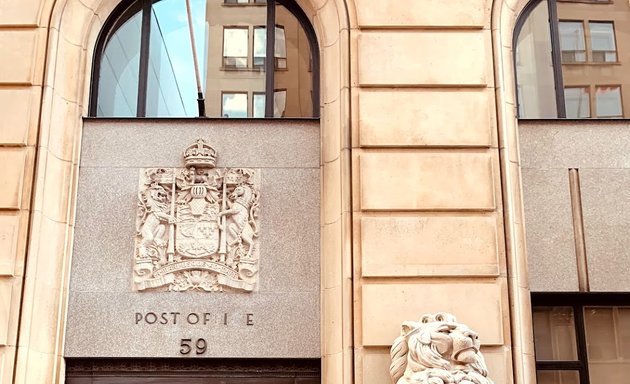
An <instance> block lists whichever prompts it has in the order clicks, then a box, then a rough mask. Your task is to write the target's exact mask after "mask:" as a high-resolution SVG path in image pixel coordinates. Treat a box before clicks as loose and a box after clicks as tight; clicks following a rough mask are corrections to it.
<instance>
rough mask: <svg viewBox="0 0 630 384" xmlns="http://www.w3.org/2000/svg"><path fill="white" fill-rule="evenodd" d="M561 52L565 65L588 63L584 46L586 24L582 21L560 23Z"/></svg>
mask: <svg viewBox="0 0 630 384" xmlns="http://www.w3.org/2000/svg"><path fill="white" fill-rule="evenodd" d="M558 30H559V31H560V50H561V51H562V62H563V63H581V62H584V61H586V48H585V44H584V23H582V22H581V21H560V22H559V23H558Z"/></svg>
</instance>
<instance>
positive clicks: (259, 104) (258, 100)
mask: <svg viewBox="0 0 630 384" xmlns="http://www.w3.org/2000/svg"><path fill="white" fill-rule="evenodd" d="M253 112H254V117H256V118H262V117H265V94H264V93H254V108H253Z"/></svg>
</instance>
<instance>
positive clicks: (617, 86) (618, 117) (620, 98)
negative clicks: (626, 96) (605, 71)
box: [592, 84, 624, 119]
mask: <svg viewBox="0 0 630 384" xmlns="http://www.w3.org/2000/svg"><path fill="white" fill-rule="evenodd" d="M594 88H595V89H594V90H593V98H594V101H595V102H594V103H592V104H593V107H592V108H593V109H594V111H595V116H597V118H598V119H623V116H624V114H623V113H624V111H623V92H622V88H623V87H622V85H621V84H595V86H594ZM597 88H619V107H620V108H621V116H600V115H599V111H598V110H597Z"/></svg>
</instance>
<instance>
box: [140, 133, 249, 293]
mask: <svg viewBox="0 0 630 384" xmlns="http://www.w3.org/2000/svg"><path fill="white" fill-rule="evenodd" d="M216 159H217V151H216V150H215V149H214V148H212V147H211V146H210V145H209V144H208V143H207V142H206V141H204V140H203V139H198V140H197V141H196V142H195V143H194V144H192V145H191V146H189V147H188V148H186V150H185V151H184V164H185V168H148V169H143V170H141V173H140V188H139V192H138V218H137V221H136V224H137V234H136V238H135V242H136V247H135V254H134V286H135V289H137V290H140V291H142V290H147V289H159V290H169V291H190V290H198V291H206V292H218V291H226V290H227V291H229V290H235V291H253V290H255V289H256V287H257V282H258V262H259V248H258V247H259V241H258V237H259V218H258V211H259V206H258V200H259V195H260V170H256V169H250V168H215V165H216Z"/></svg>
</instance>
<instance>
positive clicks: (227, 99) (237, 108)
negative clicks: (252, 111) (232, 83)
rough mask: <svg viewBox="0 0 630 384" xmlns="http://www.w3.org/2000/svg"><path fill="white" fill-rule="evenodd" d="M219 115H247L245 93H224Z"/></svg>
mask: <svg viewBox="0 0 630 384" xmlns="http://www.w3.org/2000/svg"><path fill="white" fill-rule="evenodd" d="M221 116H223V117H247V93H224V94H223V103H222V104H221Z"/></svg>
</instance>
